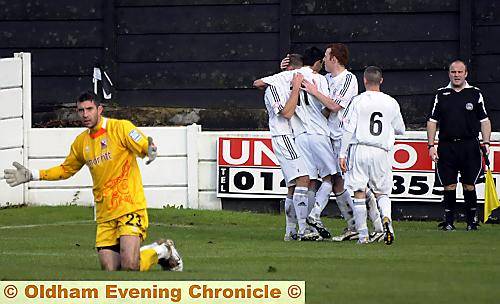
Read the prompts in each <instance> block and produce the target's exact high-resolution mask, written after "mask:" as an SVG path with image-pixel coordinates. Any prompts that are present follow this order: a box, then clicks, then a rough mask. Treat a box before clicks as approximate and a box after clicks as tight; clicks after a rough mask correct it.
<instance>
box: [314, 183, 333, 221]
mask: <svg viewBox="0 0 500 304" xmlns="http://www.w3.org/2000/svg"><path fill="white" fill-rule="evenodd" d="M330 193H332V184H331V183H330V182H326V181H325V182H323V183H321V187H319V189H318V192H316V203H315V204H314V208H313V209H312V210H311V212H310V213H309V215H311V216H312V217H314V218H315V219H317V220H319V218H320V217H321V212H323V210H324V209H325V207H326V205H327V204H328V200H329V199H330Z"/></svg>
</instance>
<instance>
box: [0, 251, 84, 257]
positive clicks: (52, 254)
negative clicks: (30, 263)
mask: <svg viewBox="0 0 500 304" xmlns="http://www.w3.org/2000/svg"><path fill="white" fill-rule="evenodd" d="M0 254H1V255H25V256H68V253H66V252H61V253H57V252H26V251H25V252H21V251H0ZM71 256H72V257H89V256H91V255H89V254H74V253H71Z"/></svg>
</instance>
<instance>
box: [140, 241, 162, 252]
mask: <svg viewBox="0 0 500 304" xmlns="http://www.w3.org/2000/svg"><path fill="white" fill-rule="evenodd" d="M156 246H158V243H156V242H153V243H151V244H148V245H144V246H142V247H141V249H140V251H143V250H146V249H151V248H154V247H156Z"/></svg>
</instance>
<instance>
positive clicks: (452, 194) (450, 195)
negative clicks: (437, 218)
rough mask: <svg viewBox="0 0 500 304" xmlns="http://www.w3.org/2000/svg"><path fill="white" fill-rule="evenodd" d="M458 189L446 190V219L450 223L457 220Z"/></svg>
mask: <svg viewBox="0 0 500 304" xmlns="http://www.w3.org/2000/svg"><path fill="white" fill-rule="evenodd" d="M456 201H457V191H456V190H444V220H445V222H446V223H448V224H451V225H452V224H453V222H454V221H455V205H456Z"/></svg>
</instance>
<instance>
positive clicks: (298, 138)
mask: <svg viewBox="0 0 500 304" xmlns="http://www.w3.org/2000/svg"><path fill="white" fill-rule="evenodd" d="M322 57H323V53H322V52H321V51H320V50H319V49H317V48H310V49H308V50H306V51H305V53H304V57H303V60H304V66H303V67H302V68H300V69H296V70H294V71H285V72H281V73H278V74H275V75H271V76H268V77H264V78H262V79H260V80H257V81H256V82H255V83H254V85H256V86H259V85H261V84H262V83H264V84H265V85H271V86H283V85H287V84H288V85H290V81H291V80H292V77H293V75H294V74H295V73H300V74H301V75H303V77H304V79H307V80H308V82H310V83H313V82H314V83H315V84H316V85H317V89H318V91H320V92H322V93H323V94H326V95H328V93H329V91H328V83H327V81H326V79H325V78H324V76H322V75H320V74H318V73H317V71H318V70H320V69H321V64H322V62H321V61H322ZM259 81H260V82H262V83H259ZM295 85H296V84H295ZM295 90H299V91H300V94H299V95H298V96H296V98H297V99H298V100H297V107H296V109H295V114H296V115H297V118H298V119H297V120H294V119H292V120H291V121H290V122H291V124H292V129H293V131H294V137H295V143H296V145H297V148H298V149H299V151H300V152H301V153H302V155H304V156H305V159H306V164H307V167H308V175H309V178H310V179H317V178H321V180H322V183H321V186H320V188H319V189H318V191H317V192H316V195H315V202H316V203H315V204H319V205H326V204H327V202H328V199H329V197H330V193H331V191H332V180H331V177H332V175H333V174H335V173H336V172H337V171H336V165H335V163H336V161H335V158H334V157H333V148H332V145H331V142H330V140H329V137H328V136H329V134H330V130H329V129H328V124H327V119H326V117H325V116H324V115H323V114H322V113H321V110H322V104H321V103H320V102H319V101H318V100H317V98H315V97H314V96H313V95H311V94H309V93H307V92H305V91H302V90H301V86H300V85H299V86H298V87H297V86H293V88H292V92H293V91H295ZM292 96H294V95H293V94H292V95H291V97H292ZM314 187H315V185H314V184H313V183H310V185H309V192H310V193H311V189H312V188H314ZM309 203H311V201H309ZM297 217H299V215H298V214H297ZM306 218H307V215H306ZM299 220H300V217H299ZM314 224H315V225H314V226H313V227H314V228H316V230H317V231H318V233H319V234H320V235H321V237H322V238H325V239H326V238H328V239H329V238H330V237H331V235H330V232H328V230H327V229H326V228H325V227H324V225H323V223H322V222H321V221H320V220H319V219H318V221H316V222H315V223H314Z"/></svg>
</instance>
